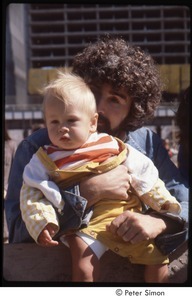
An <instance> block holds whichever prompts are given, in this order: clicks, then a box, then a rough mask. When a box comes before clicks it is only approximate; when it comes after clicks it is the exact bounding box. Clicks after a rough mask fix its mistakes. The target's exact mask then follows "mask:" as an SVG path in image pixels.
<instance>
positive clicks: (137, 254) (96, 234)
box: [80, 194, 169, 265]
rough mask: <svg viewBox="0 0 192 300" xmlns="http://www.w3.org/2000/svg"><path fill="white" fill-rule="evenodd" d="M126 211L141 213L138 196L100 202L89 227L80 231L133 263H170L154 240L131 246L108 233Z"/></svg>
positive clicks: (96, 206) (95, 208)
mask: <svg viewBox="0 0 192 300" xmlns="http://www.w3.org/2000/svg"><path fill="white" fill-rule="evenodd" d="M126 210H130V211H135V212H140V211H141V203H140V200H139V198H138V197H137V196H136V195H133V194H132V195H131V198H130V199H129V200H128V201H122V200H119V201H118V200H107V199H106V200H105V201H99V202H98V203H97V204H96V205H95V207H94V212H93V216H92V218H91V220H90V223H89V225H88V227H87V228H83V229H82V230H80V231H81V232H84V233H86V234H88V235H90V236H91V237H92V238H95V239H98V240H99V241H101V242H102V243H103V244H104V245H106V246H107V247H108V248H109V249H111V250H112V251H113V252H115V253H117V254H118V255H120V256H123V257H127V258H128V259H129V260H130V262H132V263H135V264H145V265H153V264H166V263H168V262H169V260H168V258H167V256H164V255H163V254H161V252H160V251H159V250H158V249H157V247H156V246H155V243H154V240H148V241H143V242H140V243H137V244H131V243H130V242H125V241H123V240H122V238H120V237H118V236H116V235H113V234H112V233H111V232H108V231H106V225H107V224H110V223H111V221H113V220H114V218H115V217H117V216H119V215H120V214H122V213H123V212H124V211H126Z"/></svg>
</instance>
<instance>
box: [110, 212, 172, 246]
mask: <svg viewBox="0 0 192 300" xmlns="http://www.w3.org/2000/svg"><path fill="white" fill-rule="evenodd" d="M166 228H167V225H166V222H165V220H163V219H162V218H161V217H159V216H156V215H144V214H141V213H137V212H132V211H125V212H123V213H122V214H121V215H119V216H118V217H116V218H115V219H114V220H113V221H112V222H111V224H109V225H108V226H107V230H109V231H111V232H112V233H113V234H115V235H118V236H120V237H122V239H123V240H124V241H126V242H131V243H132V244H136V243H139V242H141V241H144V240H148V239H154V238H156V237H157V236H158V235H159V234H160V233H163V232H164V231H166Z"/></svg>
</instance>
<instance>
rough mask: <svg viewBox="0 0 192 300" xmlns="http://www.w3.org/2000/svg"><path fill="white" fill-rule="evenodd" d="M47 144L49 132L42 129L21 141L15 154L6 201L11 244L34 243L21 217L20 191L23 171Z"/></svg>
mask: <svg viewBox="0 0 192 300" xmlns="http://www.w3.org/2000/svg"><path fill="white" fill-rule="evenodd" d="M47 143H49V138H48V135H47V130H46V129H40V130H38V131H36V132H34V133H33V134H32V135H31V136H29V137H27V138H26V139H25V140H23V141H21V143H20V144H19V146H18V148H17V151H16V153H15V157H14V161H13V164H12V168H11V172H10V178H9V186H8V191H7V197H6V201H5V212H6V218H7V224H8V230H9V242H10V243H21V242H33V239H32V238H31V237H30V235H29V233H28V231H27V229H26V226H25V223H24V222H23V220H22V217H21V211H20V190H21V187H22V184H23V170H24V168H25V166H26V164H27V163H28V162H29V161H30V159H31V157H32V155H33V154H34V153H35V152H36V151H37V149H38V148H39V147H40V146H42V145H44V144H47Z"/></svg>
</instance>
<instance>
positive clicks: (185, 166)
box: [176, 86, 190, 186]
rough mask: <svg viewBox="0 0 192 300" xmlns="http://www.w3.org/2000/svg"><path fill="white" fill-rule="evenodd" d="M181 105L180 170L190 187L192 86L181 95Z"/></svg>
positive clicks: (177, 121)
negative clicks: (191, 91)
mask: <svg viewBox="0 0 192 300" xmlns="http://www.w3.org/2000/svg"><path fill="white" fill-rule="evenodd" d="M179 100H180V103H179V107H178V110H177V113H176V123H177V125H178V127H179V152H178V168H179V170H180V172H181V174H182V176H183V177H184V178H185V180H186V185H187V186H189V128H190V126H189V113H190V105H189V101H190V86H189V87H188V88H187V89H186V90H185V91H183V92H182V93H181V94H180V98H179Z"/></svg>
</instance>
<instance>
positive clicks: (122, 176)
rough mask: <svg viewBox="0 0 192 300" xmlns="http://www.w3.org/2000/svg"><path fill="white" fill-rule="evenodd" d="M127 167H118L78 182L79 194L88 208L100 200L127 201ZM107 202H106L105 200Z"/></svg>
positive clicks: (128, 177)
mask: <svg viewBox="0 0 192 300" xmlns="http://www.w3.org/2000/svg"><path fill="white" fill-rule="evenodd" d="M127 171H128V170H127V167H126V166H124V165H119V166H117V167H116V168H115V169H113V170H110V171H108V172H106V173H103V174H99V175H93V176H90V177H87V178H86V179H84V180H82V181H81V182H80V194H81V196H82V197H84V198H86V199H87V200H88V205H87V207H90V206H91V205H93V204H94V203H96V202H97V201H99V200H101V199H105V198H106V199H122V200H127V199H128V197H129V196H128V194H127V191H128V189H129V187H130V184H129V180H130V175H129V174H128V173H127ZM106 201H107V200H106Z"/></svg>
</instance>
